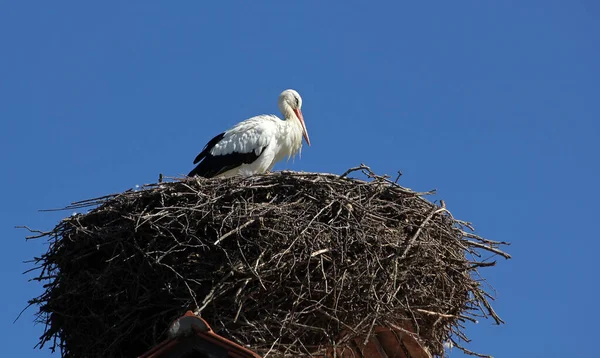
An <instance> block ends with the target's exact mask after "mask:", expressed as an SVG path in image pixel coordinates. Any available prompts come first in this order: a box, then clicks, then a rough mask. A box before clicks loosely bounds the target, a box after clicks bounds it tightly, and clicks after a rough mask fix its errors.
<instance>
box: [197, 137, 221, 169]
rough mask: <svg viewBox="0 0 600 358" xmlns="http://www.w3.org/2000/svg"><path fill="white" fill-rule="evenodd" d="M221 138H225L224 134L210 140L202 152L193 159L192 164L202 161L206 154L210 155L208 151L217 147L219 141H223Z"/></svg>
mask: <svg viewBox="0 0 600 358" xmlns="http://www.w3.org/2000/svg"><path fill="white" fill-rule="evenodd" d="M223 137H225V132H223V133H221V134H219V135H218V136H216V137H214V138H213V139H211V140H210V141H209V142H208V143H206V145H205V146H204V149H202V152H200V154H198V155H197V156H196V159H194V164H197V163H198V162H199V161H200V160H202V158H204V157H205V156H206V155H207V154H208V153H210V150H211V149H213V147H214V146H215V145H217V143H219V141H220V140H221V139H223Z"/></svg>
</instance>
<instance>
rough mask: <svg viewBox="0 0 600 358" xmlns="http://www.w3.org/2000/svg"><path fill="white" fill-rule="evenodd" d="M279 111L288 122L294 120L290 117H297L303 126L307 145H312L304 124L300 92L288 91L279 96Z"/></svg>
mask: <svg viewBox="0 0 600 358" xmlns="http://www.w3.org/2000/svg"><path fill="white" fill-rule="evenodd" d="M279 110H280V111H281V113H283V115H284V116H285V118H286V120H290V119H291V120H293V119H292V118H290V117H295V119H296V120H298V121H299V122H300V125H301V126H302V135H303V136H304V139H305V140H306V144H308V145H310V139H309V138H308V131H307V130H306V124H304V117H303V116H302V97H300V95H299V94H298V92H296V91H294V90H293V89H287V90H285V91H283V92H281V94H280V95H279Z"/></svg>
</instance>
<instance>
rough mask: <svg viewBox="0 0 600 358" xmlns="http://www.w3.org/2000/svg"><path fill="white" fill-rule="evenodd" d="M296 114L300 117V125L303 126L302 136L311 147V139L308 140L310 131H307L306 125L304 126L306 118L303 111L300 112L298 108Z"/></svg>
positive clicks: (295, 110)
mask: <svg viewBox="0 0 600 358" xmlns="http://www.w3.org/2000/svg"><path fill="white" fill-rule="evenodd" d="M294 113H296V116H297V117H298V119H299V120H300V124H301V125H302V136H303V137H304V139H305V140H306V144H308V145H309V146H310V139H309V138H308V131H307V130H306V124H304V117H303V116H302V110H300V108H296V109H294Z"/></svg>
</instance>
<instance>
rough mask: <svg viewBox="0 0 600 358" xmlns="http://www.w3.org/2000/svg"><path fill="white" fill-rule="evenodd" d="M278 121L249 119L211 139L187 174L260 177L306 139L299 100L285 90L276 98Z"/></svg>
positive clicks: (296, 95)
mask: <svg viewBox="0 0 600 358" xmlns="http://www.w3.org/2000/svg"><path fill="white" fill-rule="evenodd" d="M278 104H279V110H280V111H281V113H282V114H283V116H284V120H283V121H282V120H280V119H279V118H277V117H276V116H273V115H260V116H256V117H252V118H250V119H247V120H245V121H243V122H240V123H238V124H236V125H235V126H233V127H232V128H231V129H229V130H227V131H226V132H223V133H221V134H219V135H217V136H215V137H214V138H213V139H211V140H210V141H209V142H208V143H207V144H206V146H205V147H204V149H203V150H202V152H201V153H200V154H198V156H197V157H196V159H195V160H194V164H196V163H198V165H197V166H196V168H194V169H193V170H192V171H191V172H190V173H189V174H188V175H189V176H194V175H199V176H203V177H208V178H210V177H217V176H219V177H230V176H234V175H243V176H248V175H252V174H261V173H265V172H268V171H270V170H272V169H273V166H274V165H275V164H276V163H277V162H279V161H281V160H282V159H284V158H286V157H287V158H288V159H289V158H290V157H292V156H294V155H296V154H297V153H299V152H300V151H301V149H302V137H304V139H305V140H306V143H307V144H308V145H310V139H309V137H308V132H307V130H306V125H305V124H304V117H303V116H302V110H301V108H302V98H301V97H300V95H299V94H298V92H296V91H294V90H291V89H288V90H285V91H283V92H282V93H281V94H280V95H279V101H278Z"/></svg>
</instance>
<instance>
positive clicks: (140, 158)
mask: <svg viewBox="0 0 600 358" xmlns="http://www.w3.org/2000/svg"><path fill="white" fill-rule="evenodd" d="M203 4H204V5H203ZM599 18H600V5H599V3H598V2H595V1H592V0H589V1H583V0H579V1H575V0H573V1H551V0H540V1H523V0H521V1H507V0H504V1H480V0H477V1H452V2H449V1H437V2H428V3H424V2H418V3H417V2H410V3H409V2H398V1H382V2H367V1H343V2H342V1H337V2H333V1H331V2H324V1H285V2H284V1H253V2H250V1H244V2H242V1H222V2H217V1H210V2H208V1H207V2H201V1H177V2H166V1H163V2H160V3H159V2H156V1H148V0H145V1H127V2H116V1H103V2H97V3H96V4H90V2H85V3H84V2H81V1H64V2H42V1H38V2H25V1H13V2H8V1H4V2H2V3H1V5H0V119H1V127H0V153H1V156H2V175H0V186H1V187H2V188H4V190H5V192H4V195H3V197H2V215H1V216H0V237H1V239H2V240H3V241H2V242H3V246H2V260H0V275H1V276H0V277H1V278H2V281H3V282H4V291H3V295H2V298H1V301H0V306H1V307H2V308H1V311H0V312H1V313H0V343H1V344H2V348H1V349H2V350H4V351H3V352H2V355H3V356H19V357H49V356H51V355H50V354H49V353H48V351H46V350H42V351H38V350H33V346H34V345H35V344H36V342H37V337H38V336H39V335H40V333H41V331H42V327H41V326H34V325H33V324H32V319H33V318H32V314H33V312H34V310H29V311H27V312H26V313H25V314H24V315H23V316H22V317H21V319H20V320H18V321H17V322H16V323H13V320H14V319H15V317H16V316H17V314H18V313H19V311H20V310H21V309H22V308H23V307H24V305H25V304H26V300H27V299H29V298H31V297H33V296H35V295H37V294H38V293H39V292H40V290H41V288H40V286H38V285H37V284H35V283H28V282H27V278H28V277H31V275H29V276H27V275H21V273H22V272H23V271H25V270H26V269H27V268H29V267H30V266H28V265H25V264H23V263H22V262H23V261H24V260H27V259H30V258H31V257H33V256H34V255H39V254H41V253H42V252H43V251H44V250H45V245H43V243H42V242H25V241H24V236H25V235H26V233H25V232H24V231H23V230H16V229H14V226H16V225H29V226H31V227H34V228H38V229H50V228H51V227H53V225H54V224H55V223H56V222H57V221H58V220H59V219H60V218H61V217H62V216H64V215H68V214H70V213H69V212H61V213H39V212H37V210H38V209H47V208H55V207H62V206H64V205H67V204H69V203H70V202H72V201H76V200H81V199H86V198H91V197H95V196H100V195H103V194H108V193H113V192H118V191H122V190H126V189H128V188H131V187H133V186H134V185H136V184H143V183H149V182H154V181H156V179H157V177H158V174H159V173H164V174H165V175H169V176H175V175H180V174H185V173H187V172H188V171H189V170H190V169H191V168H192V160H193V159H194V157H195V156H196V154H197V153H198V152H199V150H201V149H202V147H203V146H204V144H205V143H206V141H207V140H209V139H210V138H212V136H213V135H215V134H217V133H220V131H222V130H223V129H226V128H228V127H229V126H230V125H232V124H234V123H237V122H238V121H240V120H243V119H245V118H247V117H249V116H252V115H256V114H262V113H275V114H278V115H279V113H278V109H277V103H276V101H277V95H278V94H279V93H280V92H281V91H282V90H283V89H286V88H294V89H296V90H298V91H299V92H300V94H301V95H302V96H303V99H304V106H303V111H304V115H305V119H306V123H307V126H308V130H309V133H310V137H311V141H312V143H313V146H312V147H310V148H307V147H305V149H304V151H303V155H302V158H301V159H296V160H295V161H294V162H291V161H290V162H289V163H282V164H280V165H278V166H277V167H276V168H277V169H295V170H307V171H324V172H334V173H341V172H343V171H344V170H345V169H347V168H349V167H351V166H355V165H357V164H359V163H361V162H364V163H366V164H368V165H370V166H371V167H372V168H373V169H374V170H376V171H377V172H379V173H388V174H394V173H395V172H396V171H397V170H401V171H402V172H403V173H404V175H403V177H402V181H401V183H402V184H403V185H405V186H408V187H410V188H413V189H415V190H429V189H432V188H436V189H437V190H438V195H437V196H436V197H435V199H444V200H445V201H446V202H447V204H448V207H449V209H450V210H451V211H453V213H454V215H455V216H457V217H459V218H461V219H464V220H468V221H472V222H474V224H475V226H476V228H477V229H478V232H479V233H480V234H481V235H484V236H486V237H488V238H490V239H493V240H507V241H511V242H512V243H513V245H512V246H511V247H510V252H511V253H512V254H513V255H514V259H513V260H510V261H504V260H502V259H500V260H499V266H497V267H496V268H491V269H487V270H483V275H484V276H485V277H486V278H488V279H489V281H490V282H491V283H492V284H493V285H494V287H495V288H496V289H497V291H498V300H497V302H496V303H495V307H496V308H497V311H498V312H499V313H500V315H501V316H502V317H503V318H504V319H505V320H506V321H507V324H506V325H505V326H500V327H499V326H494V325H492V324H491V322H487V321H483V322H481V323H480V324H478V325H474V326H470V327H469V334H470V336H471V337H472V338H473V339H474V341H473V343H472V345H470V348H472V349H475V350H479V351H483V352H486V353H490V354H493V355H495V356H496V357H565V356H568V357H590V356H593V355H594V354H596V353H597V347H596V345H595V344H594V342H596V340H597V337H596V335H595V333H597V332H598V330H597V323H598V321H599V320H600V313H599V311H598V310H597V309H596V306H597V299H598V298H597V297H598V295H599V294H600V292H599V290H598V286H597V282H598V279H597V273H598V272H599V270H598V268H597V265H596V264H594V262H595V260H596V259H597V256H598V255H597V254H598V250H600V241H599V237H598V230H597V228H596V225H595V222H596V221H597V210H596V204H597V203H598V202H600V195H599V194H598V190H597V188H596V186H597V183H598V175H599V174H600V164H599V163H600V161H599V160H598V155H599V154H600V153H599V149H598V145H599V143H598V140H599V134H600V133H599V132H600V124H599V121H600V107H599V105H598V104H599V103H600V102H599V98H600V86H599V85H598V83H599V82H598V81H599V80H600V78H599V77H600V72H599V67H598V66H599V64H600V47H599V46H598V38H599V36H600V31H599V30H600V22H599V21H598V19H599ZM593 272H596V274H594V273H593ZM550 342H552V344H548V343H550ZM452 357H462V355H461V354H459V353H458V352H457V351H456V350H454V351H453V352H452Z"/></svg>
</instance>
